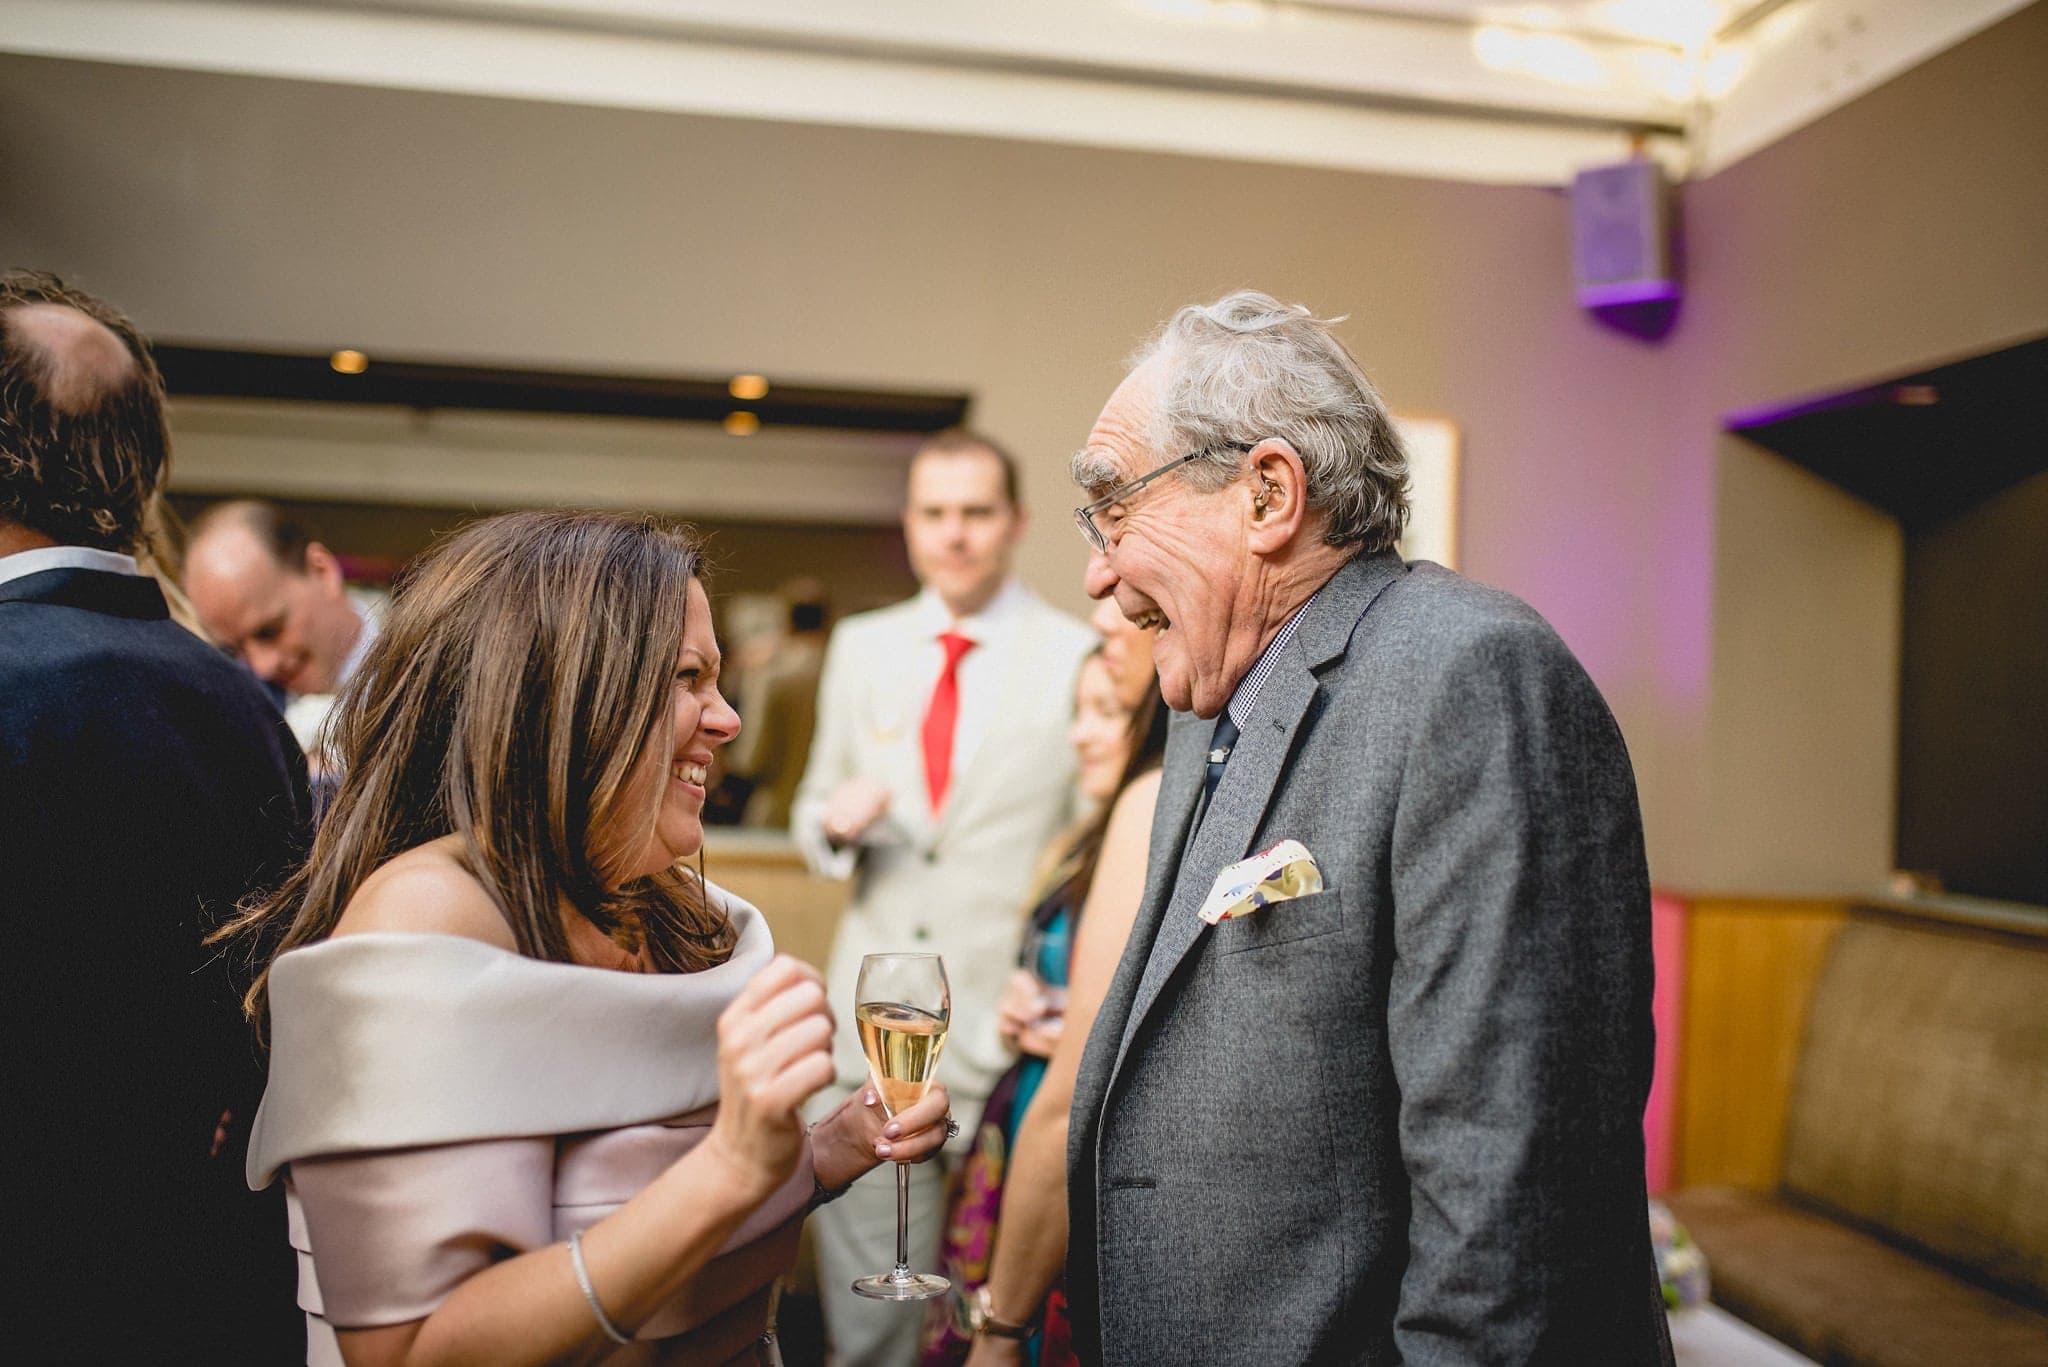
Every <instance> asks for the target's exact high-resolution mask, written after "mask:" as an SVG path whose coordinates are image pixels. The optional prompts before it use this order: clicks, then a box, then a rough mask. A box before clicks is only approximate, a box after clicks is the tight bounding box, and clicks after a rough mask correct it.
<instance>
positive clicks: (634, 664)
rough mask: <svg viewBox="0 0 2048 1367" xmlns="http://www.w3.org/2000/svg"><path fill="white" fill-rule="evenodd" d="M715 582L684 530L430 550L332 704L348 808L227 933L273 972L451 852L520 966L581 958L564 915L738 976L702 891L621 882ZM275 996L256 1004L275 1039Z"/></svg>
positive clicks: (609, 516) (497, 531) (527, 520)
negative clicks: (691, 637) (371, 888)
mask: <svg viewBox="0 0 2048 1367" xmlns="http://www.w3.org/2000/svg"><path fill="white" fill-rule="evenodd" d="M698 561H699V552H698V548H697V545H696V543H695V542H694V541H693V540H692V539H691V538H690V537H689V536H688V535H687V534H686V533H684V532H682V531H681V530H678V529H676V528H672V527H668V526H665V525H663V524H661V523H659V522H657V521H655V520H654V519H652V518H648V517H639V516H631V515H626V514H616V513H574V512H525V513H508V514H505V515H503V516H501V517H493V518H488V519H486V520H484V521H481V522H476V523H473V524H471V525H470V526H468V527H465V528H463V529H462V530H461V531H459V532H456V533H455V534H454V535H452V536H450V537H448V538H447V539H446V540H444V541H442V542H440V543H439V544H438V545H436V546H435V547H434V548H433V549H432V550H430V551H428V552H427V554H426V555H425V556H423V557H422V558H421V559H420V561H419V562H418V563H417V565H415V566H414V567H413V568H412V569H411V570H409V571H408V572H407V573H406V575H405V576H403V577H402V578H401V580H400V581H399V583H398V584H397V586H396V589H395V591H394V594H393V597H392V602H391V610H390V613H389V616H388V618H387V620H386V621H385V623H384V626H383V629H382V631H381V632H380V634H379V635H378V637H377V640H376V642H375V644H373V645H372V646H371V648H370V650H369V653H368V654H367V655H366V656H365V658H364V660H363V663H362V666H361V667H360V668H359V669H358V670H357V672H356V674H355V676H354V677H353V678H352V679H350V681H349V683H348V684H347V685H346V686H345V687H344V688H343V690H342V693H341V697H340V698H339V700H338V701H337V703H336V705H335V709H334V712H333V714H332V722H331V725H332V741H333V747H334V752H335V753H336V755H337V756H338V757H339V763H340V766H341V769H342V779H341V787H340V790H339V791H338V792H337V793H336V795H335V798H334V801H333V803H332V805H331V806H330V807H329V809H328V811H327V814H326V817H325V819H324V820H323V821H322V823H321V826H320V830H319V833H318V835H317V836H316V838H315V840H314V843H313V851H312V855H311V857H310V858H309V859H308V860H307V861H306V863H305V864H304V866H303V867H301V868H300V869H299V871H298V872H297V873H296V874H294V875H293V876H292V878H291V879H290V880H289V881H288V882H286V883H285V885H284V886H283V887H282V888H280V889H279V890H278V891H277V892H276V893H274V894H272V895H270V896H268V897H265V898H262V899H259V900H258V901H257V902H256V903H254V904H253V905H252V906H251V907H250V908H249V909H248V911H247V912H246V913H245V914H244V915H243V916H242V917H241V918H240V919H239V920H238V921H237V922H235V923H234V925H233V926H231V927H230V933H233V932H235V931H246V932H253V933H255V934H256V935H257V936H258V938H259V941H262V942H266V943H267V942H269V941H271V940H274V941H275V948H274V950H273V951H272V952H271V954H270V956H269V959H270V962H273V963H274V962H275V961H276V955H278V954H283V953H284V952H286V951H287V950H290V949H294V948H296V947H298V946H300V945H304V944H309V943H311V942H313V941H316V940H320V939H324V938H325V937H326V936H327V935H329V934H330V933H331V932H332V931H333V929H334V926H335V923H336V922H337V921H338V920H339V919H340V917H341V913H342V909H343V908H344V907H346V906H347V905H348V902H349V899H350V898H351V897H353V896H354V895H355V894H356V891H357V890H358V889H359V888H361V887H362V885H363V882H364V880H365V879H367V878H369V876H370V875H371V874H372V873H374V872H376V871H377V869H378V868H380V867H382V866H383V865H384V864H385V863H386V862H387V861H389V860H390V859H391V858H393V857H394V856H396V855H398V854H400V853H403V852H404V851H406V850H409V849H412V848H414V847H415V846H418V845H422V844H425V843H426V842H427V841H430V840H435V839H438V838H440V837H442V836H445V835H450V834H453V835H457V836H459V837H460V838H461V853H460V858H461V859H462V862H463V863H464V864H465V865H466V866H467V868H468V870H469V872H470V873H471V874H473V875H474V876H475V877H476V878H477V879H478V880H479V881H480V882H481V883H482V884H483V885H484V888H485V889H486V890H487V891H488V892H489V893H490V896H491V898H492V900H493V901H495V902H496V903H497V904H498V909H499V910H500V911H501V912H503V913H504V916H505V921H506V923H507V924H508V925H509V926H510V927H511V929H512V935H513V939H514V941H515V942H516V943H517V945H518V947H519V952H520V953H522V954H525V955H528V956H529V957H532V958H536V959H549V960H553V961H556V962H567V961H568V960H569V959H570V951H569V939H568V933H567V930H566V929H565V927H564V925H563V922H562V917H561V908H562V906H563V904H564V903H567V904H569V905H571V906H573V907H575V908H576V909H577V910H578V911H579V912H581V913H582V914H583V915H585V916H587V917H588V918H589V919H590V920H591V921H592V922H593V923H595V924H596V925H597V926H598V927H599V928H600V929H602V930H604V931H606V932H607V933H612V932H615V931H619V930H621V929H625V930H629V931H634V932H637V933H640V934H644V936H645V938H646V942H647V945H648V949H649V952H650V956H651V957H652V959H653V961H654V964H655V966H656V967H657V968H659V969H661V970H662V971H664V972H691V971H694V970H696V969H700V968H706V967H709V966H711V965H712V964H716V963H722V962H724V961H725V959H726V958H727V957H729V956H730V954H731V953H732V947H733V942H734V938H735V936H734V932H733V928H732V924H731V922H730V921H729V920H728V918H727V917H726V915H725V913H724V912H723V910H722V909H720V908H719V907H717V906H715V905H714V904H713V903H712V902H711V901H710V899H709V898H708V897H707V896H706V894H705V891H704V888H703V886H702V884H701V882H699V881H698V880H696V879H694V878H692V877H691V876H690V875H689V874H688V873H686V872H685V871H683V870H682V869H680V868H675V867H671V868H668V869H664V870H663V871H662V872H660V873H658V874H655V875H654V876H652V877H650V878H644V879H639V880H635V881H632V882H629V883H628V882H623V881H622V878H621V876H620V874H619V873H618V870H619V868H620V867H621V866H622V865H624V864H627V863H628V862H629V860H630V851H637V850H638V849H641V848H644V847H645V843H646V839H647V837H648V835H649V834H650V832H651V830H652V825H653V822H654V819H655V812H654V810H653V808H652V807H651V806H650V807H649V810H648V811H647V812H646V813H645V816H644V820H643V818H642V817H641V814H639V813H637V812H635V811H634V810H633V809H634V807H635V806H637V805H639V804H640V803H641V802H643V801H644V800H645V799H644V796H642V795H639V794H636V793H635V792H634V791H633V787H634V785H633V783H632V779H633V771H634V762H635V760H636V759H637V758H638V757H639V756H640V755H642V754H644V753H647V752H649V750H650V749H652V751H653V752H654V753H658V754H663V755H666V754H668V753H669V752H670V749H671V747H672V745H673V742H674V738H673V736H672V735H671V734H670V733H671V731H672V729H673V727H674V725H675V717H674V710H673V708H672V706H671V701H672V697H673V694H672V689H673V680H674V677H675V660H676V651H677V649H678V647H679V645H680V642H681V641H682V636H683V617H684V610H685V606H686V604H687V602H688V595H689V587H690V582H691V580H692V579H694V578H695V577H696V574H697V568H698ZM636 834H637V843H636V842H635V836H636ZM280 925H281V926H283V927H284V929H283V930H282V932H281V933H279V932H278V931H277V930H276V927H278V926H280ZM267 978H268V969H267V967H266V969H265V971H264V973H263V975H262V976H259V977H258V979H257V980H256V983H255V985H254V986H253V987H252V988H251V989H250V991H249V994H248V998H247V1000H246V1002H245V1005H246V1007H247V1009H248V1011H249V1013H250V1016H251V1017H252V1018H253V1019H254V1020H256V1021H257V1022H258V1024H259V1025H260V1024H261V1022H262V1019H263V1013H264V1010H265V1006H266V991H265V989H266V986H267Z"/></svg>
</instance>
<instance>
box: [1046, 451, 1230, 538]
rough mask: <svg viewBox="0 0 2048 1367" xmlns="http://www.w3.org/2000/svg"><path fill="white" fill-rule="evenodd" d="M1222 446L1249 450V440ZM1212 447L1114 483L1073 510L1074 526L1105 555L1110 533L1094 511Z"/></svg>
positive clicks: (1124, 496) (1123, 497)
mask: <svg viewBox="0 0 2048 1367" xmlns="http://www.w3.org/2000/svg"><path fill="white" fill-rule="evenodd" d="M1223 448H1224V449H1225V450H1229V451H1249V450H1251V449H1252V448H1251V446H1250V445H1249V444H1248V443H1245V442H1241V441H1230V442H1224V443H1223ZM1213 449H1214V448H1208V449H1205V450H1201V451H1190V452H1188V453H1187V454H1186V455H1184V456H1180V457H1177V458H1175V459H1173V460H1170V461H1168V462H1166V464H1164V465H1162V466H1160V467H1159V468H1158V469H1156V470H1148V471H1146V472H1145V473H1144V474H1142V475H1139V476H1138V477H1137V478H1136V479H1134V480H1132V481H1130V482H1129V483H1128V484H1119V485H1117V486H1116V488H1114V489H1111V490H1110V491H1109V492H1108V493H1106V494H1104V495H1103V496H1102V497H1101V498H1098V499H1096V500H1095V501H1094V502H1093V503H1090V504H1088V505H1087V506H1086V507H1083V508H1076V509H1074V525H1075V526H1077V527H1079V528H1080V529H1081V535H1082V536H1084V537H1086V538H1087V539H1088V544H1089V545H1090V546H1091V547H1093V548H1094V549H1096V550H1098V551H1100V552H1102V553H1103V554H1104V555H1107V554H1109V533H1108V532H1106V531H1104V530H1103V528H1102V524H1101V523H1099V522H1097V521H1096V520H1095V516H1096V514H1097V513H1101V512H1104V511H1106V510H1108V509H1110V508H1113V507H1115V506H1116V505H1117V504H1119V503H1122V502H1124V501H1125V500H1126V499H1128V498H1130V496H1131V495H1132V494H1135V493H1137V492H1138V490H1140V489H1142V488H1144V487H1145V486H1146V485H1148V484H1150V483H1151V482H1152V481H1153V480H1155V479H1160V478H1162V477H1164V476H1166V475H1170V474H1172V473H1173V472H1174V471H1175V470H1178V469H1180V468H1181V467H1182V466H1183V465H1186V464H1188V463H1189V462H1191V461H1197V460H1200V459H1202V457H1204V456H1206V455H1208V454H1209V451H1210V450H1213Z"/></svg>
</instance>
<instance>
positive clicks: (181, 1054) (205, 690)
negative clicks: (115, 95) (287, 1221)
mask: <svg viewBox="0 0 2048 1367" xmlns="http://www.w3.org/2000/svg"><path fill="white" fill-rule="evenodd" d="M168 460H169V433H168V431H167V429H166V427H165V423H164V412H163V382H162V380H161V379H160V377H159V376H158V374H157V369H156V365H155V363H154V362H153V361H152V360H151V358H150V355H149V351H148V348H147V347H146V346H145V344H144V343H143V341H142V338H141V337H140V336H139V335H138V334H137V333H136V331H135V329H134V327H133V326H132V325H130V324H129V322H128V321H127V320H126V319H125V318H123V317H122V316H121V315H120V314H119V313H118V312H116V311H115V310H114V309H112V308H110V307H109V306H107V305H106V304H104V303H102V302H100V301H99V300H97V299H94V298H92V297H91V296H89V295H85V294H82V293H79V292H77V291H75V290H71V289H68V288H66V287H65V286H64V285H63V284H62V283H61V282H59V281H57V280H56V279H55V278H53V277H51V276H47V275H39V274H34V273H31V272H25V271H14V272H9V273H7V274H4V275H0V905H4V906H5V907H6V908H7V919H6V932H7V942H6V954H7V966H8V990H7V991H6V993H5V994H4V996H5V998H6V1003H7V1041H8V1045H7V1049H6V1096H7V1106H6V1112H7V1116H8V1124H7V1129H8V1145H7V1158H8V1177H9V1180H10V1185H11V1186H12V1188H13V1189H14V1190H15V1191H16V1192H18V1193H20V1195H21V1199H20V1200H19V1201H17V1203H16V1206H17V1210H16V1219H15V1220H14V1222H13V1225H12V1228H13V1230H14V1233H15V1238H14V1244H15V1255H14V1257H13V1258H12V1259H11V1260H10V1273H9V1278H8V1290H9V1291H10V1293H11V1295H10V1301H11V1303H12V1304H14V1305H16V1306H20V1307H28V1306H33V1307H34V1309H33V1310H29V1309H26V1308H24V1309H22V1310H21V1311H20V1312H19V1313H17V1314H14V1315H11V1316H10V1317H9V1320H8V1325H7V1343H8V1348H9V1351H10V1355H11V1356H13V1357H15V1358H16V1359H18V1360H21V1361H31V1362H73V1361H94V1362H143V1361H149V1362H158V1361H198V1362H223V1363H225V1362H250V1363H256V1362H262V1363H277V1362H297V1361H303V1360H304V1357H303V1354H304V1351H305V1348H304V1331H303V1317H302V1316H301V1315H300V1314H299V1313H298V1311H297V1309H296V1307H295V1306H294V1304H293V1291H292V1288H293V1283H294V1275H295V1269H294V1266H293V1261H292V1258H291V1251H290V1248H289V1246H288V1245H287V1244H286V1243H285V1241H284V1234H285V1229H284V1208H283V1204H282V1201H281V1199H279V1197H278V1195H277V1193H274V1192H273V1193H267V1194H263V1195H257V1194H253V1193H251V1192H250V1191H249V1190H248V1189H247V1188H246V1186H245V1185H244V1184H243V1179H242V1162H243V1154H244V1150H245V1148H246V1142H247V1135H248V1124H249V1120H250V1118H251V1117H252V1116H253V1115H254V1113H255V1103H256V1100H257V1097H258V1095H259V1094H260V1092H261V1089H262V1081H263V1076H262V1069H261V1065H260V1063H259V1062H258V1059H257V1055H256V1050H255V1044H254V1041H253V1040H252V1039H251V1038H250V1036H249V1034H248V1031H247V1028H246V1026H245V1025H244V1023H243V1021H242V1019H241V1011H240V1002H239V993H238V992H237V991H236V990H235V989H236V985H235V984H234V983H232V982H231V981H230V975H229V974H228V973H227V971H226V966H225V965H224V964H223V963H222V962H221V961H220V959H219V956H217V955H215V954H212V953H210V952H208V951H207V950H206V949H205V948H204V946H203V945H202V943H201V940H202V937H203V936H204V934H205V933H206V931H207V930H208V929H209V928H210V926H211V925H212V924H213V923H215V922H217V921H218V920H219V919H220V918H222V917H224V916H225V915H227V914H228V913H229V912H231V911H233V909H234V907H235V904H236V903H237V902H238V901H239V900H240V899H241V898H243V897H245V896H247V895H248V894H250V893H251V892H253V891H255V890H257V889H258V888H260V887H263V886H266V885H268V884H269V883H270V882H272V881H273V880H275V879H278V878H281V877H282V876H283V875H284V874H285V873H286V872H287V869H288V866H289V863H290V861H291V860H292V859H294V858H295V857H297V855H298V853H299V849H300V837H301V834H302V830H303V822H304V820H305V816H306V810H307V798H306V778H305V765H304V761H303V760H302V759H301V758H300V754H299V750H298V748H297V747H296V746H295V745H294V744H293V743H292V738H291V736H290V734H289V733H288V732H287V731H286V730H285V728H284V724H283V722H282V721H281V720H280V719H279V718H278V716H277V713H276V711H275V710H274V709H272V708H271V706H270V705H269V703H268V702H267V701H266V700H265V699H264V697H263V694H262V693H261V691H260V690H259V689H258V688H257V687H256V684H255V683H254V681H252V680H251V679H250V678H249V677H248V675H247V674H245V673H244V672H243V671H242V670H240V669H237V668H236V667H235V666H234V665H232V664H230V663H229V662H228V661H226V660H224V659H222V658H221V657H220V654H219V653H218V652H216V651H214V650H213V649H211V648H209V647H208V646H207V645H206V643H205V642H203V641H201V640H200V639H199V638H198V637H196V636H194V635H193V634H192V633H191V632H189V631H187V630H186V629H185V628H183V627H181V626H179V625H177V624H176V623H175V622H173V621H171V620H170V616H169V614H168V612H167V610H166V608H165V603H164V595H163V591H162V590H161V589H160V588H159V587H158V586H157V583H156V581H155V580H153V579H151V578H148V577H147V576H145V575H143V574H140V573H138V571H137V566H136V561H135V551H136V548H137V545H138V543H139V541H140V539H141V536H142V530H143V524H144V519H145V517H146V516H147V514H148V510H149V509H150V508H151V506H152V505H153V504H154V502H155V501H156V500H157V499H158V498H159V497H160V496H161V493H162V486H163V482H164V478H165V472H166V466H167V462H168Z"/></svg>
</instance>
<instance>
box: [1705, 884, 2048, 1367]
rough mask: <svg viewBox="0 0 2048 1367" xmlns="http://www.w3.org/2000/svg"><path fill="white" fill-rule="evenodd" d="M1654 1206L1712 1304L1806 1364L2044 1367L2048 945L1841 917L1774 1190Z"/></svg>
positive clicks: (1866, 916)
mask: <svg viewBox="0 0 2048 1367" xmlns="http://www.w3.org/2000/svg"><path fill="white" fill-rule="evenodd" d="M1668 1201H1669V1204H1670V1206H1671V1209H1672V1211H1673V1212H1674V1213H1675V1214H1676V1215H1677V1216H1678V1218H1679V1220H1680V1221H1681V1222H1683V1223H1684V1224H1685V1226H1686V1227H1687V1229H1688V1230H1690V1231H1691V1233H1692V1235H1693V1237H1694V1238H1695V1239H1696V1240H1698V1242H1699V1245H1700V1247H1701V1248H1702V1249H1704V1250H1705V1252H1706V1254H1707V1259H1708V1262H1709V1264H1710V1267H1711V1270H1712V1277H1713V1299H1714V1300H1715V1301H1716V1302H1717V1303H1718V1304H1720V1305H1721V1306H1723V1307H1724V1308H1725V1309H1727V1310H1728V1311H1730V1312H1731V1313H1733V1314H1735V1315H1737V1316H1740V1317H1741V1318H1742V1319H1745V1320H1748V1321H1749V1322H1750V1323H1752V1324H1754V1325H1755V1326H1756V1327H1757V1328H1759V1329H1761V1330H1763V1331H1764V1332H1765V1333H1767V1334H1769V1335H1771V1336H1772V1337H1773V1338H1776V1339H1779V1340H1781V1341H1783V1342H1785V1343H1786V1344H1788V1345H1790V1346H1792V1347H1794V1348H1796V1349H1797V1350H1798V1351H1800V1352H1802V1353H1804V1354H1806V1355H1807V1356H1808V1357H1811V1358H1813V1359H1814V1360H1816V1361H1818V1362H1822V1363H1828V1364H1872V1365H1873V1367H1954V1365H1956V1364H1970V1367H2002V1365H2003V1364H2014V1365H2015V1367H2018V1365H2020V1364H2027V1365H2029V1367H2048V937H2037V936H2029V935H2024V934H2004V933H2000V932H1995V931H1985V930H1975V929H1966V928H1962V927H1958V926H1953V925H1947V924H1942V923H1939V922H1934V921H1922V920H1916V919H1908V918H1905V917H1901V916H1894V915H1891V914H1887V913H1883V912H1858V913H1857V914H1856V915H1855V916H1853V917H1852V918H1851V919H1850V921H1849V923H1848V924H1847V925H1845V926H1844V927H1843V928H1842V931H1841V932H1840V934H1839V935H1838V936H1837V937H1836V940H1835V942H1834V944H1833V946H1832V947H1831V948H1830V950H1829V953H1828V960H1827V963H1826V965H1825V967H1824V968H1823V969H1822V972H1821V977H1820V981H1819V983H1818V984H1817V986H1816V988H1815V992H1814V997H1813V1004H1812V1008H1811V1012H1810V1014H1809V1016H1808V1019H1807V1026H1806V1035H1805V1039H1804V1042H1803V1044H1802V1046H1801V1052H1800V1057H1799V1065H1798V1070H1797V1074H1796V1077H1795V1081H1794V1083H1793V1094H1792V1097H1791V1103H1790V1108H1789V1116H1788V1120H1787V1131H1786V1136H1785V1156H1784V1162H1783V1168H1782V1171H1781V1173H1780V1180H1779V1184H1778V1188H1777V1190H1775V1191H1773V1192H1768V1193H1761V1192H1749V1191H1738V1190H1734V1189H1730V1188H1694V1189H1690V1190H1686V1191H1681V1192H1677V1193H1674V1194H1672V1195H1671V1196H1670V1197H1669V1198H1668Z"/></svg>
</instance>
